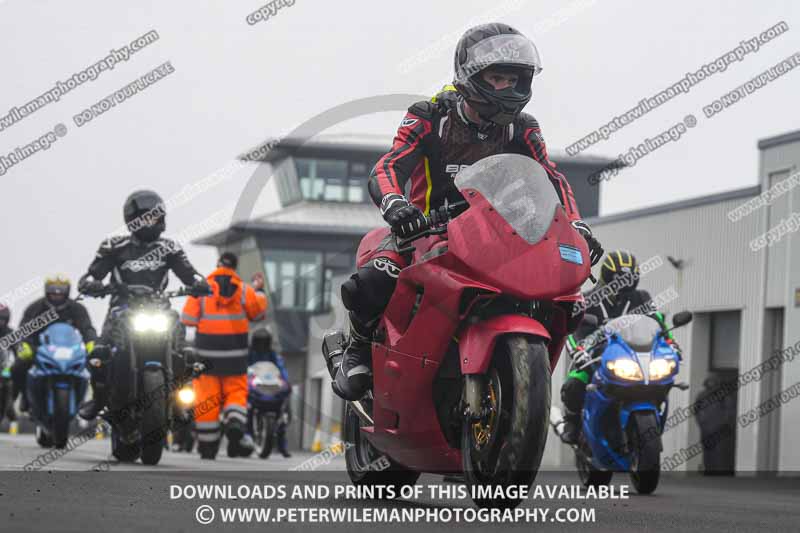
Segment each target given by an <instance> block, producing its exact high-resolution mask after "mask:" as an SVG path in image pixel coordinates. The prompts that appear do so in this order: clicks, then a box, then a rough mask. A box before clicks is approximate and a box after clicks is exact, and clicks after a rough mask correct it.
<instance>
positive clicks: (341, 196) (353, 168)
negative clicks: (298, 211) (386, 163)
mask: <svg viewBox="0 0 800 533" xmlns="http://www.w3.org/2000/svg"><path fill="white" fill-rule="evenodd" d="M295 164H296V165H297V176H298V178H299V180H300V190H301V191H302V194H303V198H304V199H305V200H319V201H325V202H348V203H362V202H364V201H365V199H366V195H365V194H364V186H365V184H366V181H367V172H368V171H367V165H366V164H365V163H363V162H357V161H352V162H349V161H345V160H341V159H323V158H307V157H297V158H295Z"/></svg>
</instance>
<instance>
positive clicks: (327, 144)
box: [239, 133, 625, 167]
mask: <svg viewBox="0 0 800 533" xmlns="http://www.w3.org/2000/svg"><path fill="white" fill-rule="evenodd" d="M391 146H392V135H391V134H388V135H376V134H370V133H360V134H357V133H323V134H320V135H315V136H314V137H311V138H303V137H284V138H280V137H273V138H270V139H267V140H266V141H264V142H262V143H261V144H259V145H258V146H255V147H253V148H251V149H249V150H247V151H246V152H245V153H244V154H242V155H240V156H239V157H240V158H241V159H247V160H251V161H252V160H255V161H274V160H276V159H281V158H282V157H285V156H286V154H287V152H291V151H294V150H297V149H299V148H301V147H302V148H305V149H327V150H349V151H356V152H367V153H374V152H387V151H388V150H389V148H391ZM254 152H255V153H257V154H258V155H257V156H255V157H253V156H248V155H247V154H250V153H254ZM549 155H550V158H551V159H553V160H554V161H555V162H556V164H558V163H564V162H574V163H578V164H587V165H602V166H606V165H608V166H609V167H611V164H612V163H614V162H615V161H616V159H615V158H609V157H603V156H597V155H584V154H581V155H577V156H570V155H568V154H567V153H566V152H564V151H561V150H549ZM622 166H625V165H624V164H623V165H622Z"/></svg>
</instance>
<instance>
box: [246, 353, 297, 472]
mask: <svg viewBox="0 0 800 533" xmlns="http://www.w3.org/2000/svg"><path fill="white" fill-rule="evenodd" d="M288 395H289V384H288V383H286V382H285V381H284V380H283V378H282V377H281V372H280V370H279V369H278V366H277V365H275V363H272V362H269V361H260V362H258V363H255V364H253V365H251V366H250V367H249V368H248V369H247V406H248V413H247V416H248V419H249V421H250V424H249V425H250V426H251V427H250V430H251V431H252V433H253V440H254V442H255V444H256V451H257V452H258V456H259V457H260V458H261V459H266V458H267V457H269V456H270V454H271V453H272V445H273V443H274V442H275V439H276V438H277V436H278V435H277V432H278V430H279V426H281V425H283V426H284V428H285V425H286V424H287V423H288V420H287V417H288V413H287V412H286V400H287V398H288Z"/></svg>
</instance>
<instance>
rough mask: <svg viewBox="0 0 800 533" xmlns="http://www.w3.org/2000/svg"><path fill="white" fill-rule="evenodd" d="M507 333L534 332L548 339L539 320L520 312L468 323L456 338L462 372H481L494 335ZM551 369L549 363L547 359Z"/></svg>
mask: <svg viewBox="0 0 800 533" xmlns="http://www.w3.org/2000/svg"><path fill="white" fill-rule="evenodd" d="M509 333H521V334H525V335H535V336H536V337H542V338H543V339H547V341H548V342H549V341H550V332H548V331H547V329H546V328H545V327H544V325H542V323H541V322H539V321H538V320H535V319H533V318H530V317H527V316H522V315H501V316H495V317H492V318H490V319H489V320H483V321H481V322H477V323H475V324H470V325H468V326H467V327H466V328H465V329H464V332H463V333H462V334H461V337H460V338H459V341H458V351H459V354H460V364H461V373H462V374H483V373H484V372H486V370H487V369H488V368H489V363H490V362H491V360H492V354H493V353H494V347H495V344H496V343H497V338H498V337H500V336H502V335H508V334H509ZM550 368H551V371H552V368H553V364H552V361H551V366H550Z"/></svg>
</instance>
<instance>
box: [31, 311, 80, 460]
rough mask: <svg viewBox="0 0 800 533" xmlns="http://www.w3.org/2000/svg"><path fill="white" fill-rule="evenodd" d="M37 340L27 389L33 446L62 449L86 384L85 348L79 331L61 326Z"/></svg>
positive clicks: (66, 325) (41, 335)
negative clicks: (33, 428) (33, 433)
mask: <svg viewBox="0 0 800 533" xmlns="http://www.w3.org/2000/svg"><path fill="white" fill-rule="evenodd" d="M39 340H40V345H39V348H38V350H37V351H36V358H35V361H34V365H33V366H32V367H31V369H30V370H29V371H28V385H27V394H28V400H29V403H30V406H31V416H32V417H33V420H34V421H35V422H36V442H37V443H38V444H39V445H40V446H42V447H44V448H49V447H52V446H55V447H56V448H64V447H65V446H66V445H67V439H68V438H69V426H70V423H71V422H72V419H73V418H75V415H77V413H78V406H79V405H80V402H81V401H82V400H83V397H84V395H85V394H86V387H87V385H88V383H89V371H88V370H87V368H86V346H85V345H84V344H83V339H82V338H81V334H80V333H79V332H78V330H77V329H75V328H73V327H72V326H70V325H69V324H65V323H63V322H59V323H56V324H53V325H51V326H49V327H48V328H47V329H45V330H44V332H42V333H41V334H40V336H39Z"/></svg>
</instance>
